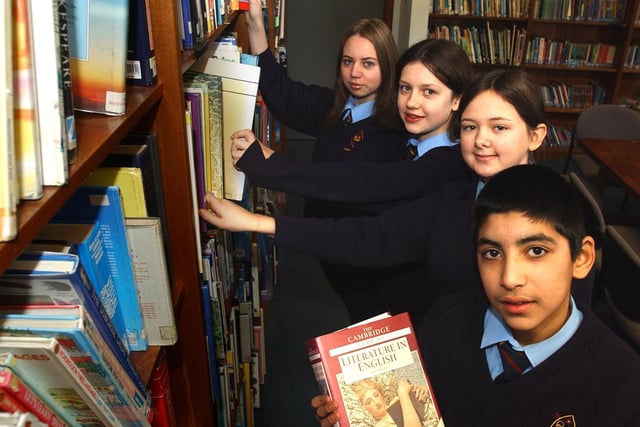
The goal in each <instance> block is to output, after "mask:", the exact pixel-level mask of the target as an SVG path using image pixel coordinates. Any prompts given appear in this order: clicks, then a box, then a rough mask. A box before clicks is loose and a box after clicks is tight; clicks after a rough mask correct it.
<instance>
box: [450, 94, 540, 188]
mask: <svg viewBox="0 0 640 427" xmlns="http://www.w3.org/2000/svg"><path fill="white" fill-rule="evenodd" d="M545 135H546V126H544V125H542V126H539V127H538V128H536V129H535V130H530V129H529V128H528V127H527V124H526V123H525V122H524V120H523V119H522V117H520V115H519V114H518V112H517V111H516V109H515V108H514V107H513V105H511V104H510V103H508V102H507V101H505V100H504V98H502V97H501V96H500V95H498V94H497V93H496V92H494V91H493V90H486V91H484V92H481V93H480V94H478V96H476V97H475V98H474V99H473V100H472V101H471V102H470V103H469V104H468V105H467V108H466V109H465V111H463V112H462V115H461V119H460V149H461V151H462V157H463V158H464V161H465V163H466V164H467V165H469V167H471V169H473V170H474V171H475V172H476V173H477V174H478V175H479V176H480V177H481V178H482V179H485V180H486V179H490V178H491V177H492V176H493V175H495V174H497V173H498V172H500V171H502V170H504V169H506V168H509V167H511V166H515V165H523V164H527V163H528V162H529V153H530V152H532V151H535V150H536V149H537V148H538V147H540V145H541V144H542V141H543V140H544V137H545Z"/></svg>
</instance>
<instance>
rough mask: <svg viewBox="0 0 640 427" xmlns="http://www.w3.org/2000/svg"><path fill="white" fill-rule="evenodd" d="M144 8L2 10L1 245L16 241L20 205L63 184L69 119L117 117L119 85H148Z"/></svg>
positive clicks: (21, 5)
mask: <svg viewBox="0 0 640 427" xmlns="http://www.w3.org/2000/svg"><path fill="white" fill-rule="evenodd" d="M146 1H148V0H146ZM146 1H145V0H117V1H116V2H112V1H107V0H96V1H91V2H84V1H79V0H46V1H43V2H35V1H34V0H13V1H7V2H4V8H3V9H2V11H3V16H2V18H3V22H4V27H3V28H4V32H3V35H4V38H3V39H2V43H3V44H2V47H3V50H4V51H5V56H4V58H5V59H4V61H3V67H2V74H1V75H0V78H1V82H0V84H1V85H2V86H3V88H4V89H5V91H6V93H7V94H8V95H9V96H6V98H5V101H6V102H4V103H3V104H2V105H3V108H2V109H1V110H0V114H1V120H0V122H2V126H3V135H4V137H3V138H2V144H3V146H2V150H0V152H2V154H1V155H0V162H1V164H2V173H1V175H0V187H1V188H2V189H1V190H0V241H9V240H12V239H14V238H15V237H16V235H17V220H18V218H17V206H18V204H19V203H20V201H21V200H37V199H40V198H41V197H42V195H43V190H44V187H45V186H63V185H65V184H66V183H67V182H68V178H69V168H70V164H72V163H73V162H74V161H75V159H76V158H77V151H78V145H79V144H78V141H77V135H76V124H75V121H76V115H77V111H83V112H90V113H102V114H108V115H122V114H124V113H125V108H126V84H127V83H129V84H141V85H142V84H144V85H150V84H153V83H154V82H155V79H156V72H155V60H154V58H155V56H154V49H153V40H152V35H151V27H150V22H149V20H148V14H147V8H148V5H147V4H146ZM129 24H130V25H129ZM129 27H130V28H131V31H129ZM128 36H129V37H128ZM9 58H13V61H10V60H9ZM11 95H12V96H11Z"/></svg>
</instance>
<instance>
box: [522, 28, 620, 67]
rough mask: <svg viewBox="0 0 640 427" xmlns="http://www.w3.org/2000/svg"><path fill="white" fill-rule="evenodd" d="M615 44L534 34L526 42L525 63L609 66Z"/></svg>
mask: <svg viewBox="0 0 640 427" xmlns="http://www.w3.org/2000/svg"><path fill="white" fill-rule="evenodd" d="M615 53H616V46H615V45H612V44H604V43H579V42H572V41H568V40H549V39H547V38H545V37H542V36H534V37H533V38H532V39H531V40H529V42H528V44H527V54H526V61H527V64H540V65H561V66H567V67H572V68H577V67H611V66H612V65H613V59H614V57H615Z"/></svg>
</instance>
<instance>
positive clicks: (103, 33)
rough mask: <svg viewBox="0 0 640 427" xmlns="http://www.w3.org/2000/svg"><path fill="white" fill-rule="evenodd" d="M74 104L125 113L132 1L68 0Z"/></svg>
mask: <svg viewBox="0 0 640 427" xmlns="http://www.w3.org/2000/svg"><path fill="white" fill-rule="evenodd" d="M67 9H68V16H67V18H68V24H69V39H70V40H69V41H70V47H71V77H72V88H73V104H74V107H75V108H76V110H80V111H87V112H92V113H102V114H108V115H117V116H119V115H122V114H124V113H125V110H126V104H127V103H126V82H127V79H126V66H127V42H128V34H129V0H68V1H67Z"/></svg>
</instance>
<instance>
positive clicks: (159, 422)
mask: <svg viewBox="0 0 640 427" xmlns="http://www.w3.org/2000/svg"><path fill="white" fill-rule="evenodd" d="M149 386H150V387H151V397H152V399H153V409H154V416H153V421H152V422H151V425H152V427H177V423H176V414H175V410H174V409H173V395H172V393H171V379H170V377H169V364H168V363H167V353H166V351H164V350H161V351H160V355H159V356H158V360H157V361H156V366H155V367H154V368H153V373H152V374H151V382H150V385H149Z"/></svg>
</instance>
